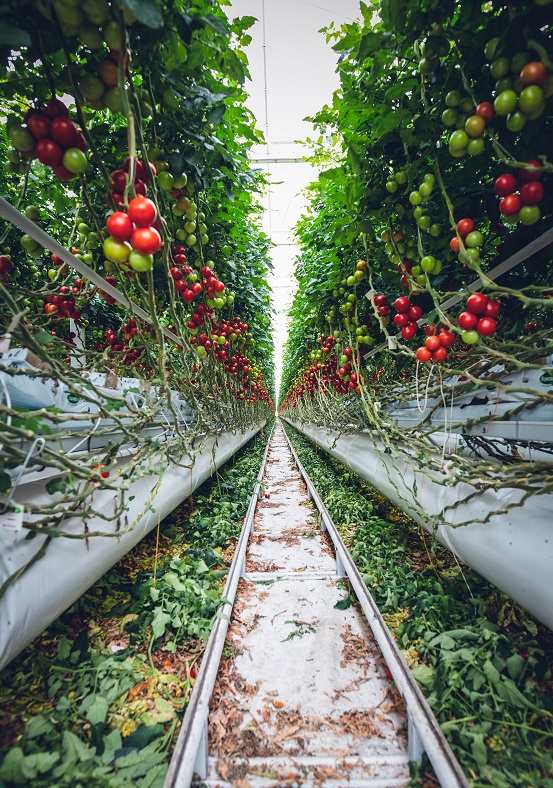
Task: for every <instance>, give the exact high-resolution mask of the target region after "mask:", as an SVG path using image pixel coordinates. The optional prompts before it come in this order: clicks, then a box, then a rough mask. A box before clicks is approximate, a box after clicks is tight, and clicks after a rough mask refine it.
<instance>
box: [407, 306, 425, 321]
mask: <svg viewBox="0 0 553 788" xmlns="http://www.w3.org/2000/svg"><path fill="white" fill-rule="evenodd" d="M421 317H422V309H421V308H420V306H412V307H411V308H410V309H409V319H410V320H413V321H417V320H420V319H421Z"/></svg>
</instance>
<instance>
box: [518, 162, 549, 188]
mask: <svg viewBox="0 0 553 788" xmlns="http://www.w3.org/2000/svg"><path fill="white" fill-rule="evenodd" d="M526 164H529V165H530V166H531V167H543V164H542V163H541V161H539V160H538V159H530V161H527V162H526ZM518 177H519V178H520V180H521V181H522V182H523V183H528V181H539V180H540V178H541V172H536V170H533V171H532V170H527V169H526V168H525V167H521V168H520V170H519V171H518Z"/></svg>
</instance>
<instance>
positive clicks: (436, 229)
mask: <svg viewBox="0 0 553 788" xmlns="http://www.w3.org/2000/svg"><path fill="white" fill-rule="evenodd" d="M428 232H429V233H430V235H431V236H432V237H433V238H439V237H440V235H441V234H442V225H441V224H437V223H436V224H431V225H430V227H429V229H428Z"/></svg>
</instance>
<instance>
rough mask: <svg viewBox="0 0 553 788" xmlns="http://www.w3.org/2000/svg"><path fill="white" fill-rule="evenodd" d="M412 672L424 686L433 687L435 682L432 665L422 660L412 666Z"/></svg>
mask: <svg viewBox="0 0 553 788" xmlns="http://www.w3.org/2000/svg"><path fill="white" fill-rule="evenodd" d="M411 673H412V674H413V676H414V677H415V679H416V680H417V681H418V683H419V684H422V686H423V687H428V688H431V687H432V686H433V684H434V671H433V670H432V668H431V667H430V665H426V664H425V663H424V662H420V663H419V664H417V665H414V666H413V667H412V668H411Z"/></svg>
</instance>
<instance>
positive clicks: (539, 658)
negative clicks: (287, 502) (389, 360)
mask: <svg viewBox="0 0 553 788" xmlns="http://www.w3.org/2000/svg"><path fill="white" fill-rule="evenodd" d="M286 431H287V432H288V434H289V435H290V438H291V440H292V442H293V444H294V448H295V449H296V451H297V452H298V455H299V457H300V459H301V462H302V463H303V465H304V467H305V469H306V471H307V472H308V474H309V476H310V477H311V479H312V481H313V483H314V484H315V486H316V488H317V490H318V492H319V494H320V495H321V497H322V499H323V501H324V504H325V506H326V507H327V509H328V511H329V513H330V516H331V517H332V519H333V521H334V523H335V524H336V526H337V528H338V530H339V532H340V534H341V536H342V538H343V539H344V540H345V542H346V544H347V546H348V548H349V549H350V552H351V555H352V557H353V559H354V560H355V563H356V565H357V567H358V569H359V571H360V572H361V573H362V576H363V579H364V581H365V583H366V585H367V587H368V589H369V591H370V593H371V595H372V596H373V598H374V600H375V601H376V603H377V605H378V607H379V609H380V611H381V613H382V614H383V617H384V619H385V621H386V623H387V624H388V626H389V627H390V629H391V631H392V633H393V635H394V638H395V639H396V642H397V643H398V645H399V647H400V649H401V650H402V653H403V656H404V658H405V659H406V661H407V663H408V664H409V666H410V668H411V670H412V672H413V675H414V676H415V678H416V679H417V681H418V683H419V685H420V687H421V689H422V690H423V692H424V694H425V695H426V697H427V700H428V702H429V704H430V705H431V707H432V709H433V711H434V713H435V715H436V717H437V718H438V720H439V722H440V724H441V727H442V730H443V731H444V733H445V734H446V736H447V739H448V741H449V742H450V744H451V746H452V748H453V751H454V753H455V755H456V757H457V758H458V760H459V762H460V763H461V765H462V767H463V769H464V771H465V774H466V775H467V778H469V780H470V783H471V785H474V786H490V785H491V786H494V788H496V787H497V788H507V786H515V785H516V786H521V785H525V786H526V785H531V786H534V787H535V788H537V787H538V786H544V787H545V786H549V785H551V784H552V780H553V736H552V734H551V722H552V717H553V678H552V676H553V661H552V657H551V654H552V646H553V643H552V637H551V632H550V631H549V630H547V629H545V628H544V627H543V626H542V625H541V624H539V622H537V621H535V620H534V619H533V618H532V617H531V616H529V615H528V614H527V613H526V612H525V611H524V610H523V609H522V608H520V607H519V606H518V605H516V604H515V603H513V602H512V601H511V600H510V599H509V598H508V597H506V596H505V595H503V594H502V593H501V592H499V591H498V590H497V588H495V587H494V586H492V585H491V584H490V583H488V582H487V581H486V580H484V579H483V578H482V577H481V576H480V575H478V574H477V573H476V572H474V571H472V570H471V569H470V568H468V567H467V566H461V565H460V564H459V563H458V562H457V561H456V560H455V559H454V557H453V556H452V554H451V553H450V552H449V551H447V550H445V549H443V548H442V547H440V545H438V544H436V543H435V542H433V541H432V538H431V537H430V536H429V535H428V534H425V532H424V531H423V530H422V528H419V527H417V526H416V524H415V523H413V522H411V521H410V520H409V519H408V518H407V517H406V515H405V514H404V513H403V512H402V511H401V510H399V509H398V508H397V507H395V506H394V505H393V504H391V503H390V502H389V501H388V500H387V499H385V498H384V497H383V496H381V495H380V494H379V493H378V492H377V491H376V490H374V489H373V488H371V487H370V486H369V485H367V484H366V483H365V482H364V481H363V480H361V479H360V478H359V477H357V476H356V475H355V474H353V473H351V472H349V471H347V472H345V470H344V467H343V466H342V465H341V464H340V463H338V462H336V461H335V460H334V459H333V458H332V457H330V455H328V454H327V453H326V452H324V451H322V450H321V449H319V448H318V447H316V446H315V445H313V444H312V443H311V442H310V441H308V440H307V439H305V438H304V437H303V436H302V435H301V434H300V433H299V432H297V431H296V430H295V429H294V428H293V427H290V426H288V425H287V426H286ZM427 777H428V775H427ZM423 778H424V774H422V775H421V779H423ZM426 784H434V783H433V782H431V783H426Z"/></svg>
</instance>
